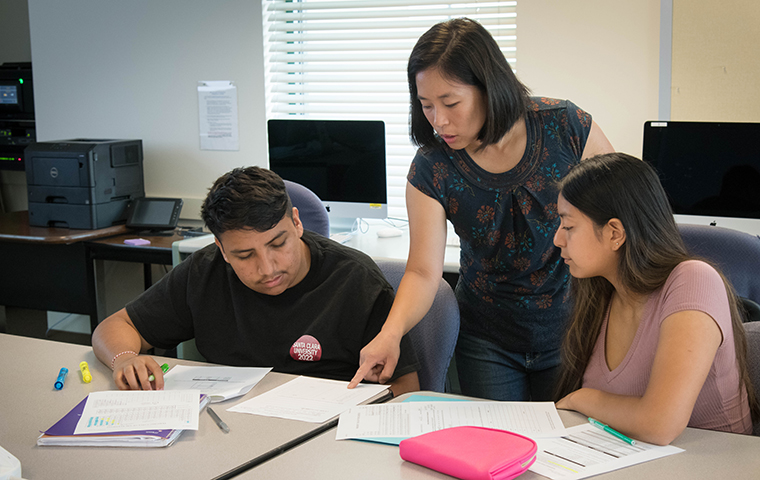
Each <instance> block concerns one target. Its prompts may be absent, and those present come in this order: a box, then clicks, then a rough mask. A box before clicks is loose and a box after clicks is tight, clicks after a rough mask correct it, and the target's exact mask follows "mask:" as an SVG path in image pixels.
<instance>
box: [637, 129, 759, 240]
mask: <svg viewBox="0 0 760 480" xmlns="http://www.w3.org/2000/svg"><path fill="white" fill-rule="evenodd" d="M758 138H760V123H732V122H669V121H668V122H664V121H663V122H655V121H649V122H646V123H645V124H644V145H643V154H642V157H643V159H644V160H646V161H648V162H650V163H651V164H652V165H653V166H654V167H655V168H656V169H657V171H658V173H659V175H660V180H661V181H662V185H663V187H664V188H665V191H666V192H667V194H668V197H669V199H670V202H671V206H672V207H673V211H674V213H675V214H676V216H675V217H676V221H677V222H679V223H693V224H700V225H717V226H720V227H726V228H733V229H735V230H741V231H744V232H747V233H751V234H754V235H757V234H760V147H758V145H757V139H758Z"/></svg>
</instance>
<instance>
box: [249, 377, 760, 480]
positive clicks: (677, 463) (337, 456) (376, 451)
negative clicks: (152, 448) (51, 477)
mask: <svg viewBox="0 0 760 480" xmlns="http://www.w3.org/2000/svg"><path fill="white" fill-rule="evenodd" d="M427 394H430V395H437V396H445V395H443V394H436V393H430V392H427ZM405 396H406V395H401V396H400V397H399V398H397V399H394V400H393V401H394V402H395V401H400V400H402V399H403V398H404V397H405ZM559 413H560V417H561V418H562V421H563V422H564V424H565V426H568V427H569V426H573V425H578V424H581V423H584V422H585V417H583V416H581V415H580V414H578V413H575V412H568V411H565V410H560V412H559ZM673 445H675V446H677V447H680V448H683V449H684V450H685V451H684V452H682V453H678V454H675V455H671V456H668V457H664V458H660V459H657V460H653V461H650V462H646V463H642V464H639V465H634V466H632V467H628V468H624V469H622V470H617V471H614V472H610V473H607V474H604V475H599V476H596V477H592V478H594V479H596V478H599V479H611V480H612V479H614V480H643V479H654V478H656V479H668V480H673V479H684V480H685V479H711V480H712V479H724V478H725V479H740V478H741V479H745V478H747V479H749V478H760V455H759V454H758V453H759V452H760V438H759V437H751V436H746V435H737V434H730V433H723V432H714V431H709V430H699V429H695V428H687V429H686V431H684V433H683V434H681V436H679V437H678V438H677V439H676V440H675V441H674V442H673ZM298 472H302V473H303V472H308V478H309V479H310V480H349V479H356V478H361V479H362V480H375V479H377V480H389V479H399V480H445V479H449V480H450V479H451V478H452V477H450V476H448V475H444V474H442V473H438V472H436V471H434V470H430V469H428V468H425V467H421V466H419V465H416V464H414V463H410V462H405V461H404V460H402V459H401V457H400V456H399V453H398V447H396V446H391V445H381V444H376V443H369V442H359V441H354V440H341V441H337V440H335V430H330V431H328V432H326V433H324V434H322V435H320V436H318V437H316V438H314V439H313V440H311V441H309V442H306V443H303V444H301V445H300V446H298V447H296V448H294V449H293V450H290V451H289V452H286V453H284V454H282V455H280V456H278V457H277V458H274V459H272V460H271V461H269V462H267V463H264V464H263V465H260V466H258V467H256V468H255V469H253V470H249V471H248V472H245V473H243V474H242V475H240V476H239V477H236V479H237V478H239V479H240V480H253V479H267V480H279V479H282V480H285V479H291V478H300V476H299V475H298V474H297V473H298ZM518 478H519V479H520V480H539V479H543V480H546V477H542V476H540V475H537V474H535V473H533V472H525V473H524V474H523V475H521V476H520V477H518Z"/></svg>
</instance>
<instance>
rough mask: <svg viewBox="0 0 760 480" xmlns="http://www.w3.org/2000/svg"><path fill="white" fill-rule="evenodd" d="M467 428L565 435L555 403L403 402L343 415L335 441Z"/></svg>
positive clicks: (527, 434)
mask: <svg viewBox="0 0 760 480" xmlns="http://www.w3.org/2000/svg"><path fill="white" fill-rule="evenodd" d="M464 425H470V426H476V427H488V428H498V429H501V430H509V431H512V432H515V433H519V434H521V435H525V436H527V437H530V438H538V437H544V436H559V435H564V434H565V427H564V426H563V424H562V420H561V419H560V418H559V414H558V413H557V409H556V407H555V406H554V403H553V402H403V403H384V404H381V405H364V406H359V407H354V408H351V409H349V410H347V411H345V412H343V413H342V414H341V415H340V420H339V421H338V432H337V434H336V437H335V438H336V439H337V440H345V439H348V438H357V439H361V438H378V437H380V438H381V437H397V438H409V437H415V436H417V435H421V434H423V433H428V432H433V431H436V430H441V429H443V428H450V427H459V426H464Z"/></svg>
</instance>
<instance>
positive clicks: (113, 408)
mask: <svg viewBox="0 0 760 480" xmlns="http://www.w3.org/2000/svg"><path fill="white" fill-rule="evenodd" d="M200 396H201V394H200V391H198V390H174V391H169V392H167V391H164V390H148V391H143V390H127V391H119V390H114V391H105V392H92V393H90V394H89V396H88V397H87V402H86V403H85V405H84V410H83V411H82V417H81V418H80V419H79V422H77V426H76V428H75V429H74V434H75V435H80V434H83V433H108V432H129V431H134V430H164V429H166V430H172V429H178V430H198V404H199V402H200Z"/></svg>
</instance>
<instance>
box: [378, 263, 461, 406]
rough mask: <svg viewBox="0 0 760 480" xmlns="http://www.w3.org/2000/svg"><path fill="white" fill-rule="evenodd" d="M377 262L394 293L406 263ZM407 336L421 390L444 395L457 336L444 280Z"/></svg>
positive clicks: (456, 311)
mask: <svg viewBox="0 0 760 480" xmlns="http://www.w3.org/2000/svg"><path fill="white" fill-rule="evenodd" d="M376 262H377V265H378V266H379V267H380V270H382V272H383V274H384V275H385V278H386V279H387V280H388V282H389V283H390V284H391V285H392V286H393V289H394V290H397V289H398V285H399V283H400V282H401V277H402V276H403V275H404V270H405V269H406V262H403V261H399V260H377V261H376ZM407 335H409V338H410V339H411V341H412V345H413V347H414V351H415V353H416V354H417V359H418V360H419V362H420V370H419V371H418V372H417V375H418V376H419V380H420V389H422V390H429V391H434V392H444V391H445V390H446V375H447V373H448V370H449V363H450V362H451V357H452V356H453V355H454V347H455V346H456V343H457V337H458V336H459V305H458V304H457V299H456V297H455V296H454V291H453V290H452V289H451V286H450V285H449V284H448V283H447V282H446V281H445V280H444V279H443V278H441V283H440V284H439V285H438V291H437V292H436V294H435V299H434V300H433V305H432V306H431V307H430V310H429V311H428V312H427V314H425V316H424V317H422V320H420V323H418V324H417V325H416V326H415V327H414V328H412V329H411V330H410V331H409V333H408V334H407Z"/></svg>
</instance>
